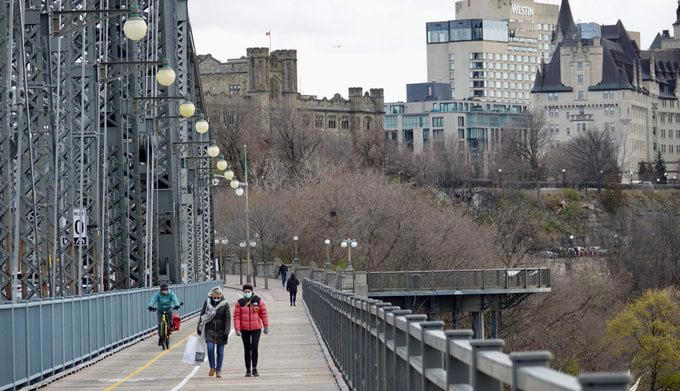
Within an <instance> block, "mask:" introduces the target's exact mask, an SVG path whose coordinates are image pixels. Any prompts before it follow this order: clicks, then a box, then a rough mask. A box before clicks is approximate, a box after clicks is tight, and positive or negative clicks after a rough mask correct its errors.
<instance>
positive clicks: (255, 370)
mask: <svg viewBox="0 0 680 391" xmlns="http://www.w3.org/2000/svg"><path fill="white" fill-rule="evenodd" d="M258 376H260V374H259V373H257V368H253V377H258Z"/></svg>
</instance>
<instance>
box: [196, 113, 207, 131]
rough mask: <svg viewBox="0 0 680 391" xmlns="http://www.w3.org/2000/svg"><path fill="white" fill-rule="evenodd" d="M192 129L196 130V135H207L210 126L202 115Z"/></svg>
mask: <svg viewBox="0 0 680 391" xmlns="http://www.w3.org/2000/svg"><path fill="white" fill-rule="evenodd" d="M194 127H195V129H196V133H198V134H205V133H208V130H210V124H209V123H208V121H206V120H205V116H203V114H201V115H200V116H199V119H198V121H196V124H195V125H194Z"/></svg>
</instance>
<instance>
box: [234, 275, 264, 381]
mask: <svg viewBox="0 0 680 391" xmlns="http://www.w3.org/2000/svg"><path fill="white" fill-rule="evenodd" d="M263 328H264V333H265V334H269V317H268V316H267V306H266V305H265V303H264V300H262V299H261V298H260V297H259V296H257V295H255V294H254V293H253V286H252V285H250V284H245V285H243V297H242V298H240V299H238V300H237V301H236V305H235V306H234V330H236V335H238V336H240V337H241V339H242V340H243V355H244V358H245V362H246V377H251V376H256V377H257V376H259V375H260V374H259V373H257V356H258V351H257V350H258V347H259V344H260V335H261V333H262V329H263ZM251 370H252V372H251Z"/></svg>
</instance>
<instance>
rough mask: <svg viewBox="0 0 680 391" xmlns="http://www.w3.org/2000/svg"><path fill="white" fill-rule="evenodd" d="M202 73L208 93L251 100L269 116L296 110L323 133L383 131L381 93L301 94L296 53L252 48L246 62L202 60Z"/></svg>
mask: <svg viewBox="0 0 680 391" xmlns="http://www.w3.org/2000/svg"><path fill="white" fill-rule="evenodd" d="M199 72H200V74H201V81H202V84H203V88H204V91H205V93H206V94H229V95H233V96H242V97H245V98H248V99H252V100H253V102H254V103H255V104H258V105H259V106H260V107H261V108H262V109H263V112H264V113H267V112H269V110H268V109H270V108H273V107H275V106H276V105H281V104H285V105H289V106H290V107H295V108H297V110H299V112H300V113H301V114H302V115H303V118H305V121H307V122H308V123H309V124H310V126H314V127H316V128H318V129H322V130H326V131H330V132H339V133H346V134H351V135H359V134H363V132H364V131H366V130H377V131H379V132H382V129H383V116H384V111H383V105H384V94H383V89H382V88H372V89H370V91H368V92H365V93H364V92H363V89H362V88H358V87H357V88H349V95H348V99H345V98H343V97H342V96H340V94H335V95H334V96H333V97H332V98H331V99H327V98H325V97H324V98H322V99H319V98H317V97H316V96H312V95H302V94H300V92H299V91H298V82H297V80H298V79H297V72H298V71H297V51H296V50H275V51H273V52H271V53H270V52H269V49H268V48H249V49H247V53H246V56H245V57H241V58H238V59H230V60H227V62H226V63H224V62H221V61H219V60H217V59H215V58H214V57H212V56H211V55H210V54H207V55H201V56H199Z"/></svg>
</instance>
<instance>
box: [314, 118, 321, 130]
mask: <svg viewBox="0 0 680 391" xmlns="http://www.w3.org/2000/svg"><path fill="white" fill-rule="evenodd" d="M314 126H315V127H317V128H321V127H323V115H317V116H316V118H315V119H314Z"/></svg>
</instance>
